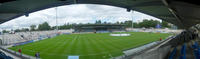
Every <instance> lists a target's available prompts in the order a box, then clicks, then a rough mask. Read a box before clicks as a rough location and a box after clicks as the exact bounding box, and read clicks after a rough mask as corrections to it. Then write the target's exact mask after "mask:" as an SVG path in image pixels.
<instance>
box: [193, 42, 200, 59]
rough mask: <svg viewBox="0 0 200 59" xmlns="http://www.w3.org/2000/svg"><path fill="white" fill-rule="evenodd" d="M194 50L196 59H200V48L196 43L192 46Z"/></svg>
mask: <svg viewBox="0 0 200 59" xmlns="http://www.w3.org/2000/svg"><path fill="white" fill-rule="evenodd" d="M192 48H193V51H194V56H195V59H199V58H200V47H199V44H198V43H197V42H195V43H194V44H193V45H192Z"/></svg>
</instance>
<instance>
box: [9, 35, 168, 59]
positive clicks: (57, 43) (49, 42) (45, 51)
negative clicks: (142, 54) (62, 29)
mask: <svg viewBox="0 0 200 59" xmlns="http://www.w3.org/2000/svg"><path fill="white" fill-rule="evenodd" d="M128 33H130V34H131V36H124V37H116V36H110V35H109V34H110V33H97V34H92V33H88V34H69V35H59V36H56V37H53V38H50V39H45V40H41V41H38V42H34V43H29V44H25V45H20V46H16V47H11V48H9V49H12V50H14V51H17V50H18V49H19V48H21V49H22V53H24V54H27V55H31V56H34V54H35V53H36V52H40V57H41V58H42V59H67V58H68V56H79V59H108V58H111V57H116V56H120V55H122V54H123V53H122V51H123V50H126V49H130V48H134V47H138V46H142V45H144V44H147V43H150V42H153V41H157V40H159V39H160V38H163V39H164V38H166V37H168V36H169V35H170V34H163V33H144V32H128Z"/></svg>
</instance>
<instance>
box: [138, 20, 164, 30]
mask: <svg viewBox="0 0 200 59" xmlns="http://www.w3.org/2000/svg"><path fill="white" fill-rule="evenodd" d="M157 24H160V22H159V21H157V20H152V19H151V20H147V19H144V20H143V21H142V22H140V23H139V26H140V27H145V28H150V27H154V28H155V26H156V25H157Z"/></svg>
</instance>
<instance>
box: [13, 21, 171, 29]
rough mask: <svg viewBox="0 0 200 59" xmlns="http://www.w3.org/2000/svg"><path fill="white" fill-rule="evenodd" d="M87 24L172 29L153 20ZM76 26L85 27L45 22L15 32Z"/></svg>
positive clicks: (164, 23) (165, 23) (166, 23)
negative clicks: (158, 26) (55, 24)
mask: <svg viewBox="0 0 200 59" xmlns="http://www.w3.org/2000/svg"><path fill="white" fill-rule="evenodd" d="M86 24H122V25H124V26H125V27H126V28H132V27H133V28H155V27H156V25H158V24H159V25H161V28H170V26H169V23H168V22H165V21H162V22H160V21H158V20H153V19H150V20H148V19H144V20H143V21H141V22H132V21H131V20H127V21H124V22H119V21H117V22H114V23H111V22H102V21H101V20H97V21H96V22H95V23H86ZM74 25H85V24H82V23H79V24H76V23H73V24H69V23H67V24H64V25H60V26H50V25H49V24H48V23H47V22H44V23H42V24H39V25H31V26H30V28H29V29H28V28H22V29H16V30H15V32H24V31H44V30H55V29H59V30H62V29H70V28H73V26H74Z"/></svg>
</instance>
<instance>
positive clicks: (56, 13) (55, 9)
mask: <svg viewBox="0 0 200 59" xmlns="http://www.w3.org/2000/svg"><path fill="white" fill-rule="evenodd" d="M55 10H56V30H58V21H57V7H55Z"/></svg>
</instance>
